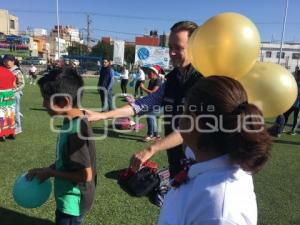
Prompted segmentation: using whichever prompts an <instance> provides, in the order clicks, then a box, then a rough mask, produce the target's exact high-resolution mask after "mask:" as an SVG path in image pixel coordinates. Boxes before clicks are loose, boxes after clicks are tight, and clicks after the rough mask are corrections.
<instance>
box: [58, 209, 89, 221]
mask: <svg viewBox="0 0 300 225" xmlns="http://www.w3.org/2000/svg"><path fill="white" fill-rule="evenodd" d="M82 224H83V216H71V215H68V214H65V213H62V212H60V211H58V210H56V211H55V225H82Z"/></svg>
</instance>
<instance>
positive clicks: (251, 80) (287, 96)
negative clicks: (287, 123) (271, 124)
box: [239, 62, 298, 117]
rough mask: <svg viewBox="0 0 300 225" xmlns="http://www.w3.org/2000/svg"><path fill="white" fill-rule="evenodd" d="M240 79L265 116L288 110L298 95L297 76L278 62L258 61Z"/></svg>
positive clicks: (249, 96)
mask: <svg viewBox="0 0 300 225" xmlns="http://www.w3.org/2000/svg"><path fill="white" fill-rule="evenodd" d="M239 81H240V82H241V84H242V85H243V87H244V88H245V90H246V92H247V95H248V101H249V103H253V104H255V105H256V106H257V107H258V108H259V109H260V110H261V111H262V112H263V114H264V116H265V117H274V116H278V115H279V114H282V113H284V112H286V111H287V110H288V109H289V108H290V107H291V106H292V105H293V104H294V103H295V101H296V98H297V95H298V87H297V83H296V80H295V78H294V77H293V75H292V74H291V73H290V72H289V71H288V70H287V69H285V68H284V67H282V66H280V65H278V64H273V63H266V62H256V64H255V65H254V67H253V68H252V69H251V71H250V72H249V73H248V74H246V75H245V76H243V77H241V78H240V79H239Z"/></svg>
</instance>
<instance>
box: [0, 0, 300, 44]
mask: <svg viewBox="0 0 300 225" xmlns="http://www.w3.org/2000/svg"><path fill="white" fill-rule="evenodd" d="M285 4H286V0H181V1H179V0H150V1H149V0H148V1H143V0H139V1H135V0H106V1H102V0H59V5H60V11H61V13H60V21H61V23H62V24H63V25H73V26H75V27H78V28H85V27H86V14H87V13H89V14H90V17H91V19H92V24H91V29H92V34H91V36H92V37H93V38H95V39H99V38H100V37H101V36H111V37H113V38H114V39H125V40H134V34H144V33H145V32H147V33H148V32H149V31H150V30H151V29H156V30H158V31H159V33H160V34H161V33H163V32H168V31H169V28H170V27H171V26H172V24H174V23H175V22H176V21H179V20H193V21H195V22H197V23H198V24H202V23H204V22H205V21H206V20H207V19H208V18H210V17H212V16H214V15H216V14H218V13H221V12H228V11H231V12H237V13H240V14H243V15H245V16H247V17H248V18H249V19H251V20H252V21H253V22H254V23H255V24H256V25H257V27H258V29H259V31H260V34H261V38H262V40H264V41H269V40H271V39H273V40H280V38H281V30H282V21H283V17H284V12H285ZM0 8H3V9H8V10H9V11H10V12H11V13H13V14H15V15H17V16H18V17H19V21H20V30H25V29H26V27H27V26H30V27H33V28H35V27H40V28H46V29H51V28H52V27H53V26H54V25H55V23H56V14H55V10H56V0H9V1H1V2H0ZM299 11H300V1H299V0H289V9H288V17H287V26H286V37H285V40H286V41H296V42H300V13H299ZM109 31H111V32H109Z"/></svg>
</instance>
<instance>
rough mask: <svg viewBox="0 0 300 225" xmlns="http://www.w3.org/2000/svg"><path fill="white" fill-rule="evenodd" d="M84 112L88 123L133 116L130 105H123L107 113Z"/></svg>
mask: <svg viewBox="0 0 300 225" xmlns="http://www.w3.org/2000/svg"><path fill="white" fill-rule="evenodd" d="M85 112H86V116H87V118H88V120H89V121H98V120H106V119H109V118H119V117H129V116H134V115H135V112H134V110H133V108H132V107H131V106H130V105H125V106H123V107H121V108H117V109H114V110H112V111H109V112H95V111H91V110H85Z"/></svg>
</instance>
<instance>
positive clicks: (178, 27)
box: [171, 21, 198, 37]
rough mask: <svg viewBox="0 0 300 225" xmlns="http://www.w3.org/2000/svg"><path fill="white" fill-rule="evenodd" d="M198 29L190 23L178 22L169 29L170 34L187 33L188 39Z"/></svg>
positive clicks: (194, 24)
mask: <svg viewBox="0 0 300 225" xmlns="http://www.w3.org/2000/svg"><path fill="white" fill-rule="evenodd" d="M197 28H198V25H197V24H196V23H194V22H192V21H180V22H177V23H175V24H174V25H173V26H172V27H171V32H173V33H177V32H180V31H188V33H189V37H190V36H191V35H192V33H193V32H194V31H195V30H196V29H197Z"/></svg>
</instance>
